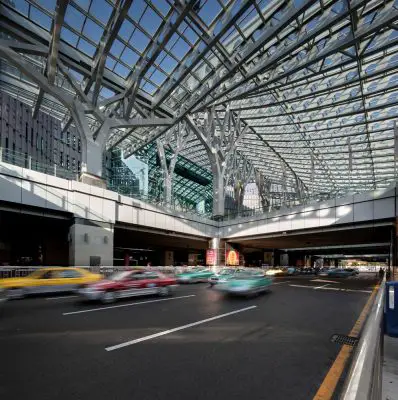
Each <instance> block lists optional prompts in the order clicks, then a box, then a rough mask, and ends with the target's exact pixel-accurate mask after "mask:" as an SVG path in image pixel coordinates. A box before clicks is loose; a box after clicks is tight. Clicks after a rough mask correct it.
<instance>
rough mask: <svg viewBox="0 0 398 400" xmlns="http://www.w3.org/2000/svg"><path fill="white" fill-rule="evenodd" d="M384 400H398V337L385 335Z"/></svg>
mask: <svg viewBox="0 0 398 400" xmlns="http://www.w3.org/2000/svg"><path fill="white" fill-rule="evenodd" d="M382 399H383V400H398V338H391V337H389V336H384V362H383V396H382Z"/></svg>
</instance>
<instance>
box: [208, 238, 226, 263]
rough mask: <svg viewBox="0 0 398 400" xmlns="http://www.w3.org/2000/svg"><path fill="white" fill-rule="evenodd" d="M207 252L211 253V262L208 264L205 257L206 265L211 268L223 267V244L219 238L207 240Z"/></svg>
mask: <svg viewBox="0 0 398 400" xmlns="http://www.w3.org/2000/svg"><path fill="white" fill-rule="evenodd" d="M208 250H209V251H210V252H211V253H210V254H211V257H210V258H212V259H213V261H212V262H209V257H206V258H207V260H206V264H207V265H209V266H210V267H211V266H224V265H225V244H224V242H223V241H222V240H220V238H218V237H215V238H213V239H211V240H209V244H208Z"/></svg>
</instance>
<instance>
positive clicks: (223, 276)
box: [208, 268, 241, 286]
mask: <svg viewBox="0 0 398 400" xmlns="http://www.w3.org/2000/svg"><path fill="white" fill-rule="evenodd" d="M239 271H241V270H240V269H239V268H223V269H222V270H221V271H220V272H217V273H215V274H213V275H211V276H210V277H209V279H208V282H209V283H210V286H214V285H217V284H218V283H221V282H225V281H226V280H228V279H230V278H232V277H233V276H234V275H235V274H236V273H238V272H239Z"/></svg>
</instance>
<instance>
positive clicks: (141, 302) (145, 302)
mask: <svg viewBox="0 0 398 400" xmlns="http://www.w3.org/2000/svg"><path fill="white" fill-rule="evenodd" d="M195 296H196V294H190V295H188V296H178V297H170V298H168V299H158V300H148V301H139V302H135V303H129V304H119V305H117V306H108V307H98V308H90V309H89V310H81V311H71V312H67V313H63V314H62V315H72V314H83V313H88V312H94V311H103V310H110V309H111V308H122V307H131V306H139V305H140V304H148V303H159V302H161V301H170V300H177V299H186V298H187V297H195Z"/></svg>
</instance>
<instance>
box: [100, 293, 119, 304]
mask: <svg viewBox="0 0 398 400" xmlns="http://www.w3.org/2000/svg"><path fill="white" fill-rule="evenodd" d="M115 300H116V297H115V293H114V292H109V291H108V292H104V293H102V295H101V303H103V304H111V303H113V302H114V301H115Z"/></svg>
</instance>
